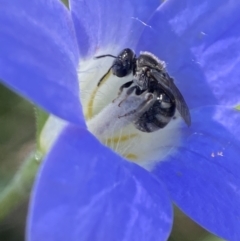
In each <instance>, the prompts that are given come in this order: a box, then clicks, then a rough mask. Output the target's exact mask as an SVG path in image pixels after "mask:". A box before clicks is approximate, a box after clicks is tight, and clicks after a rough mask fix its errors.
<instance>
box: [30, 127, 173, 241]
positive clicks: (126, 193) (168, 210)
mask: <svg viewBox="0 0 240 241" xmlns="http://www.w3.org/2000/svg"><path fill="white" fill-rule="evenodd" d="M171 225H172V207H171V203H170V199H169V197H168V194H167V193H166V191H165V189H164V187H163V186H162V185H161V184H160V183H159V182H158V181H157V180H156V179H155V178H153V177H152V176H151V175H150V174H149V173H148V172H147V171H145V170H144V169H142V168H140V167H139V166H137V165H135V164H132V163H128V162H126V161H124V160H122V158H121V157H120V156H118V155H117V154H115V153H113V152H112V151H111V150H110V149H108V148H106V147H104V146H103V145H101V144H100V143H99V142H98V141H97V140H96V139H95V138H94V137H93V136H92V135H91V134H89V133H88V132H87V131H85V130H80V129H76V128H74V127H68V128H67V129H66V130H65V131H64V133H63V134H62V135H61V136H60V138H59V140H58V142H57V144H56V145H55V147H53V149H52V150H51V152H50V154H49V155H48V157H47V158H46V160H45V162H44V164H43V166H42V168H41V171H40V173H39V177H38V180H37V183H36V185H35V188H34V192H33V196H32V203H31V208H30V217H29V225H28V240H31V241H38V240H39V241H42V240H51V241H54V240H56V241H66V240H71V241H75V240H76V241H79V240H81V241H85V240H86V241H89V240H91V241H97V240H99V241H102V240H104V241H113V240H114V241H122V240H126V241H127V240H129V241H141V240H142V241H148V240H149V241H154V240H157V241H159V240H160V241H161V240H162V241H163V240H166V239H167V237H168V235H169V232H170V229H171Z"/></svg>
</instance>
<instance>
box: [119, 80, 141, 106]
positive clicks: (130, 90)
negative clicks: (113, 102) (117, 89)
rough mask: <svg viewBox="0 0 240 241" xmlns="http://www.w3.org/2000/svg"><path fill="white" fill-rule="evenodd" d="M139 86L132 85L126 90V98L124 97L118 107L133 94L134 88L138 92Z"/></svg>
mask: <svg viewBox="0 0 240 241" xmlns="http://www.w3.org/2000/svg"><path fill="white" fill-rule="evenodd" d="M138 89H139V87H138V86H136V85H135V86H132V87H131V88H129V89H128V90H127V92H126V96H125V97H124V99H122V100H121V101H120V102H119V104H118V107H120V106H121V104H122V103H123V102H124V101H125V100H126V99H127V98H128V96H129V95H131V94H132V93H133V91H134V90H136V92H137V91H138Z"/></svg>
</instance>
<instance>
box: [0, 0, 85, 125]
mask: <svg viewBox="0 0 240 241" xmlns="http://www.w3.org/2000/svg"><path fill="white" fill-rule="evenodd" d="M60 16H61V17H60ZM0 23H1V24H0V46H1V47H0V79H1V81H3V83H5V84H6V85H7V86H9V87H10V88H12V89H13V90H15V91H17V92H18V93H20V94H22V95H23V96H25V97H27V98H29V99H30V100H31V101H33V102H35V103H37V104H38V105H40V106H42V107H43V108H44V109H46V110H47V111H49V112H51V113H53V114H55V115H58V116H60V117H62V118H64V119H66V120H68V121H71V122H74V123H77V124H81V125H85V123H84V119H83V115H82V112H81V105H80V101H79V83H78V78H77V73H76V68H77V66H78V61H79V56H78V47H77V43H76V38H75V34H74V29H73V26H72V22H71V18H70V15H69V12H68V11H67V9H66V7H65V6H64V5H63V4H61V3H60V2H58V1H55V0H49V1H38V0H32V1H30V2H29V1H27V0H14V1H2V3H1V6H0Z"/></svg>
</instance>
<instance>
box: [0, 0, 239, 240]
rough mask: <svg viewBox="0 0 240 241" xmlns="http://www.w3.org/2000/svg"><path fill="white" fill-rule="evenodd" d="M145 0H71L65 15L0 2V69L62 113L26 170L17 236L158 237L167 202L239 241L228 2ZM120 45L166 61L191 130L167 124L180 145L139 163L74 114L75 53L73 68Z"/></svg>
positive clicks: (235, 30)
mask: <svg viewBox="0 0 240 241" xmlns="http://www.w3.org/2000/svg"><path fill="white" fill-rule="evenodd" d="M157 7H158V1H154V0H151V1H149V0H148V1H147V0H141V1H139V0H138V1H137V0H136V1H135V0H132V1H123V0H121V1H120V0H117V1H110V0H103V1H96V0H88V1H82V0H72V1H70V10H71V11H70V13H69V12H68V11H67V9H66V8H65V7H64V6H63V5H62V4H61V3H60V2H58V1H57V0H50V1H44V0H32V1H26V0H18V1H15V2H14V4H13V2H9V1H8V2H7V1H6V2H4V4H2V5H1V7H0V22H1V26H0V46H1V48H0V78H1V79H2V81H3V82H4V83H5V84H6V85H8V86H9V87H10V88H12V89H13V90H15V91H17V92H18V93H20V94H21V95H23V96H25V97H26V98H29V99H30V100H31V101H33V102H34V103H36V104H38V105H40V106H42V107H43V108H45V109H46V110H47V111H49V112H50V113H52V114H54V115H56V116H58V117H60V118H63V119H65V120H67V121H68V123H67V124H66V125H65V126H64V127H63V130H62V132H61V134H60V135H59V136H58V138H57V140H56V143H55V144H54V146H53V147H52V148H51V150H50V151H49V153H48V155H47V156H46V158H45V161H44V163H43V165H42V167H41V170H40V172H39V174H38V178H37V181H36V184H35V187H34V190H33V194H32V200H31V207H30V211H29V219H28V231H27V236H28V240H33V241H36V240H58V241H59V240H109V241H110V240H116V241H117V240H119V241H122V240H144V241H147V240H166V239H167V237H168V235H169V233H170V230H171V225H172V206H171V202H174V203H175V204H176V205H177V206H178V207H179V208H180V209H182V210H183V211H184V212H185V213H186V214H187V215H189V216H190V217H191V218H192V219H194V220H195V221H196V222H198V223H199V224H200V225H202V226H203V227H204V228H206V229H208V230H209V231H211V232H213V233H215V234H216V235H218V236H220V237H222V238H224V239H227V240H233V241H235V240H236V241H237V240H239V237H240V229H239V223H240V208H239V207H240V179H239V171H240V162H239V161H238V158H239V156H240V155H239V154H240V128H239V123H240V122H239V121H240V113H239V112H238V111H237V110H236V107H237V105H238V104H239V103H240V95H239V93H240V85H239V80H238V78H239V74H240V72H239V68H238V66H239V59H240V58H239V56H240V29H239V23H240V19H239V18H240V17H239V7H240V2H239V1H238V0H233V1H223V0H218V1H211V2H210V1H207V0H206V1H202V0H201V1H200V0H194V1H193V0H182V1H177V0H168V1H166V2H165V3H164V4H162V5H161V6H160V7H159V8H158V9H157V10H156V11H155V13H154V14H153V15H151V14H152V12H153V11H154V10H155V9H156V8H157ZM115 46H116V47H115ZM125 47H130V48H133V49H134V50H135V51H136V53H139V51H141V50H144V51H145V50H146V51H150V52H152V53H154V54H155V55H156V56H158V57H159V58H160V59H163V60H164V61H166V63H167V69H168V71H169V73H170V74H171V76H173V77H174V78H175V82H176V84H177V86H178V87H179V89H180V90H181V92H182V94H183V96H184V97H185V99H186V102H187V103H188V104H189V107H190V109H191V116H192V125H191V127H190V128H188V127H185V126H182V125H181V126H179V127H178V128H177V129H176V130H178V131H180V142H177V144H176V143H175V142H174V144H172V145H170V149H171V151H170V152H169V153H168V155H166V156H165V157H162V160H161V161H159V162H157V163H155V165H154V168H153V169H152V170H151V171H149V172H148V171H146V170H144V169H143V168H141V167H139V166H138V165H136V164H134V163H131V162H126V161H125V160H124V159H123V158H122V157H121V156H119V155H117V154H116V153H114V152H113V151H111V150H110V149H109V148H107V147H105V146H104V145H102V144H100V142H99V141H98V140H97V139H96V138H95V137H94V136H93V135H92V134H91V133H90V132H89V131H88V130H87V129H86V124H85V120H84V117H83V114H82V106H81V103H80V97H79V95H80V94H79V92H80V91H79V83H78V74H77V69H78V66H79V60H80V69H79V71H80V73H81V71H82V69H81V63H83V62H84V61H85V62H86V61H88V60H91V59H93V57H94V56H95V55H96V53H99V51H106V50H107V49H110V50H112V49H113V50H114V51H115V48H116V49H123V48H125ZM106 53H107V52H106ZM110 53H112V52H110ZM84 73H85V75H86V71H85V72H84ZM81 76H82V75H81V74H80V77H81ZM81 81H84V80H82V79H81V78H80V83H81ZM83 108H84V106H83ZM174 130H175V129H174ZM169 138H170V137H166V139H169ZM163 145H164V144H163Z"/></svg>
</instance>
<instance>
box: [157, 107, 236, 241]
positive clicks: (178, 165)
mask: <svg viewBox="0 0 240 241" xmlns="http://www.w3.org/2000/svg"><path fill="white" fill-rule="evenodd" d="M192 119H193V124H192V126H191V127H190V128H189V129H188V130H187V129H186V130H185V131H184V133H185V137H184V141H183V143H182V144H181V145H180V147H178V149H177V150H176V151H175V152H174V153H173V154H172V155H171V156H170V157H169V158H168V159H167V160H166V161H163V162H161V163H160V164H159V165H158V167H157V168H156V169H155V170H154V173H155V174H156V175H157V176H158V177H160V178H161V180H162V181H164V182H165V184H166V185H167V187H168V190H169V192H170V193H171V197H172V199H173V201H174V202H175V203H176V204H177V206H179V207H180V209H182V210H183V211H184V212H185V213H187V214H188V215H189V216H190V217H191V218H192V219H194V220H195V221H196V222H198V223H199V224H200V225H202V226H203V227H205V228H206V229H208V230H210V231H211V232H213V233H215V234H216V235H218V236H220V237H222V238H224V239H226V240H231V241H238V240H239V237H240V229H239V223H240V208H239V207H240V176H239V173H240V162H239V157H240V128H239V123H240V112H238V111H236V110H233V109H229V108H226V107H220V106H218V107H202V108H199V109H196V110H195V111H193V112H192Z"/></svg>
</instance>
